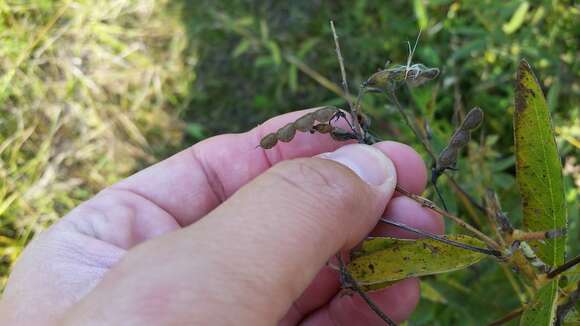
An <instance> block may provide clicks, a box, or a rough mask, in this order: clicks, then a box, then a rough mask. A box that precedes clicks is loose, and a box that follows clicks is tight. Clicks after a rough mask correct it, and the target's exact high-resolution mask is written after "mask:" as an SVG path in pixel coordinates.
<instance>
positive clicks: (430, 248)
mask: <svg viewBox="0 0 580 326" xmlns="http://www.w3.org/2000/svg"><path fill="white" fill-rule="evenodd" d="M446 238H448V239H450V240H454V241H456V242H461V243H464V244H468V245H472V246H478V247H485V244H484V243H483V242H481V241H479V240H477V239H475V238H472V237H470V236H466V235H448V236H446ZM485 256H486V255H485V254H482V253H479V252H474V251H470V250H465V249H461V248H457V247H454V246H450V245H448V244H445V243H442V242H440V241H436V240H432V239H419V240H406V239H395V238H382V237H381V238H372V239H369V240H366V241H364V242H363V243H362V246H361V248H360V249H359V250H357V251H355V252H353V253H352V257H351V259H352V260H351V262H350V263H349V264H348V266H347V269H348V271H349V273H350V274H351V275H352V276H353V278H354V279H355V280H356V281H357V282H358V283H359V285H361V286H362V287H363V289H364V290H366V291H369V290H377V289H381V288H384V287H386V286H389V285H391V284H392V283H393V282H395V281H398V280H402V279H405V278H409V277H417V276H424V275H432V274H439V273H445V272H451V271H455V270H459V269H463V268H465V267H468V266H470V265H473V264H475V263H477V262H478V261H480V260H481V259H482V258H483V257H485Z"/></svg>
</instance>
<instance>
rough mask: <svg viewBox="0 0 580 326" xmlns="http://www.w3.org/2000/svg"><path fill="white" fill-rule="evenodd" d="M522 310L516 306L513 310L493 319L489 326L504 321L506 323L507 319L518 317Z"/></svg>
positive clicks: (496, 325)
mask: <svg viewBox="0 0 580 326" xmlns="http://www.w3.org/2000/svg"><path fill="white" fill-rule="evenodd" d="M522 312H524V309H523V308H518V309H516V310H513V311H511V312H509V313H508V314H507V315H505V316H503V317H502V318H500V319H498V320H496V321H494V322H493V323H491V324H489V326H498V325H501V324H504V323H507V322H508V321H510V320H512V319H514V318H516V317H518V316H519V315H521V314H522Z"/></svg>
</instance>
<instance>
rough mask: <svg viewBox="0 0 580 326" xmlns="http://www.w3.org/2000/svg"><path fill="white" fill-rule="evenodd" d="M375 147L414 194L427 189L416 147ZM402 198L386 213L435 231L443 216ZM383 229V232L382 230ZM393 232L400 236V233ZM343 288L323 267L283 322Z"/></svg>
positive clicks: (288, 322) (302, 314)
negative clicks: (388, 160)
mask: <svg viewBox="0 0 580 326" xmlns="http://www.w3.org/2000/svg"><path fill="white" fill-rule="evenodd" d="M373 146H374V147H375V148H377V149H379V150H381V151H382V152H383V153H385V154H386V155H387V156H388V157H389V158H390V159H391V160H392V161H393V163H394V164H395V168H396V170H397V184H398V185H400V186H401V187H403V188H405V189H407V190H409V191H411V192H413V193H417V194H419V193H421V192H423V190H424V187H425V184H426V180H427V173H426V168H425V164H424V163H423V160H422V158H421V156H420V155H419V154H418V153H417V152H416V151H415V150H414V149H412V148H411V147H409V146H407V145H405V144H401V143H397V142H392V141H384V142H380V143H377V144H375V145H373ZM401 200H403V201H406V198H404V197H401V198H399V197H396V198H393V199H392V200H391V202H389V205H388V206H387V211H386V214H387V215H385V216H393V218H394V219H395V220H396V221H399V222H402V223H405V224H408V225H409V226H414V227H417V228H420V229H425V230H426V231H433V230H434V229H437V228H438V226H439V225H440V223H442V222H441V219H440V218H437V217H436V216H432V215H430V214H429V212H428V211H427V210H424V209H417V207H411V208H410V209H409V210H407V208H409V207H407V206H408V205H407V206H405V205H400V201H401ZM393 203H394V205H393ZM393 208H394V209H393ZM375 230H377V231H376V232H373V234H374V235H386V234H387V233H385V232H384V228H383V226H382V224H379V225H377V227H376V228H375ZM381 230H383V232H380V231H381ZM394 231H398V230H394ZM398 234H401V233H400V232H399V233H398ZM391 235H393V236H396V235H397V233H392V234H391ZM339 288H340V284H339V282H338V276H337V274H336V272H334V271H332V270H331V269H330V268H327V267H325V268H323V269H322V270H321V271H320V273H319V274H318V275H317V276H316V278H315V280H314V282H313V283H312V285H311V286H309V287H308V289H307V290H306V291H305V292H304V293H303V294H302V295H301V296H300V298H299V299H298V300H296V302H294V304H293V306H292V308H291V309H290V310H289V311H288V314H287V315H286V316H285V317H284V319H283V322H282V325H295V324H296V323H297V322H298V321H300V320H302V319H304V317H305V316H306V315H308V314H310V313H312V312H313V311H315V310H316V309H319V308H321V307H322V306H324V305H326V304H327V303H328V302H329V301H330V300H331V299H332V298H333V297H334V296H335V295H336V293H337V291H338V290H339Z"/></svg>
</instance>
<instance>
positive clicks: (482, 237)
mask: <svg viewBox="0 0 580 326" xmlns="http://www.w3.org/2000/svg"><path fill="white" fill-rule="evenodd" d="M396 190H397V191H398V192H399V193H401V194H402V195H404V196H407V197H409V198H411V199H412V200H414V201H416V202H417V203H419V204H421V205H422V206H424V207H427V208H429V209H430V210H432V211H434V212H436V213H439V214H441V215H443V216H445V217H447V218H449V219H451V220H452V221H453V222H455V223H456V224H458V225H459V226H461V227H463V228H464V229H466V230H468V231H470V232H471V233H473V234H474V235H475V236H477V237H478V238H479V239H480V240H482V241H483V242H485V243H486V244H487V245H488V246H490V247H491V248H493V249H496V250H501V247H500V246H499V245H498V244H497V242H495V241H494V240H493V239H491V238H490V237H488V236H487V235H485V234H483V233H482V232H481V231H479V230H478V229H476V228H475V227H473V226H472V225H471V224H469V223H466V222H465V221H463V220H462V219H460V218H459V217H457V216H455V215H453V214H451V213H449V212H448V211H445V210H443V209H441V208H439V207H437V205H435V204H434V203H433V202H432V201H430V200H429V199H426V198H423V197H421V196H419V195H416V194H414V193H412V192H410V191H408V190H405V189H403V188H401V186H399V185H397V187H396Z"/></svg>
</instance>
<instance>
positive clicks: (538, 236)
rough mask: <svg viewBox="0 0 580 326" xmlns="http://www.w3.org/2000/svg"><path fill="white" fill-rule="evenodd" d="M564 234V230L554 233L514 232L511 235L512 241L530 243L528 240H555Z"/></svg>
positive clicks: (553, 231)
mask: <svg viewBox="0 0 580 326" xmlns="http://www.w3.org/2000/svg"><path fill="white" fill-rule="evenodd" d="M562 234H564V231H563V230H552V231H537V232H526V231H522V230H517V229H516V230H514V231H513V233H512V234H511V238H512V240H514V241H515V240H520V241H528V240H545V239H553V238H556V237H559V236H561V235H562Z"/></svg>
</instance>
